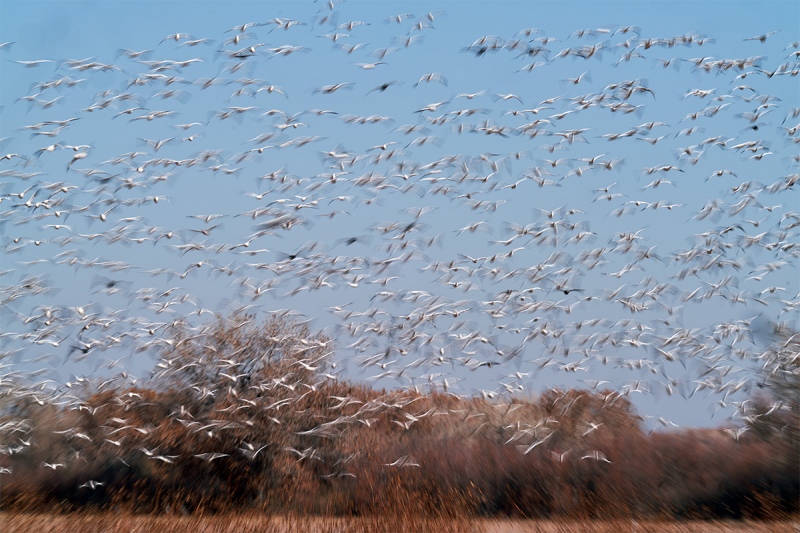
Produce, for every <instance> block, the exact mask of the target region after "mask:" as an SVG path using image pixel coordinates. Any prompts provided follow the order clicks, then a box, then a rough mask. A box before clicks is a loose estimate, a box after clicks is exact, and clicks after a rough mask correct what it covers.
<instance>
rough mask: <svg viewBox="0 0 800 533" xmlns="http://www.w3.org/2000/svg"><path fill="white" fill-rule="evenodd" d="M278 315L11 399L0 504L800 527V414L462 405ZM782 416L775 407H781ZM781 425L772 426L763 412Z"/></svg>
mask: <svg viewBox="0 0 800 533" xmlns="http://www.w3.org/2000/svg"><path fill="white" fill-rule="evenodd" d="M330 350H331V346H330V339H327V338H325V337H323V336H320V335H315V334H312V333H311V332H309V331H308V329H307V328H306V327H305V326H303V325H298V324H296V323H292V322H288V321H286V320H282V319H277V318H273V319H271V320H269V321H267V322H266V323H258V322H256V321H255V320H254V319H253V318H252V317H245V318H244V319H243V318H242V317H238V319H231V320H225V321H223V320H219V321H217V322H216V323H215V324H213V325H211V326H209V327H207V328H204V329H203V331H202V334H200V335H198V334H197V333H192V334H190V332H185V334H182V335H181V334H179V335H176V336H175V338H174V339H172V341H171V342H170V343H168V347H167V349H166V350H165V353H164V357H163V358H162V360H161V362H160V363H159V366H157V367H156V373H155V374H154V376H153V378H152V379H151V380H149V381H148V382H147V383H146V385H143V386H138V387H134V386H130V385H128V386H125V387H123V386H117V387H114V386H113V384H111V385H108V384H106V385H105V386H102V387H100V386H98V385H90V384H89V383H88V382H86V383H83V384H75V385H74V386H72V387H71V388H70V389H69V391H68V393H65V394H60V395H55V396H53V397H50V398H48V399H46V400H45V397H44V395H43V394H42V393H41V392H37V391H36V390H35V389H34V388H32V387H31V386H26V387H22V386H21V385H20V386H18V387H11V386H9V385H8V382H6V385H5V388H4V389H3V390H2V394H3V397H2V402H3V403H2V415H3V417H2V419H1V420H0V427H2V431H0V446H2V448H0V467H1V468H2V471H1V472H2V474H0V483H1V485H0V491H1V492H0V508H1V509H2V510H6V511H8V510H13V511H26V512H33V511H37V512H70V511H81V510H87V509H88V510H106V511H108V510H113V511H126V512H136V513H225V512H232V511H237V512H238V511H248V510H261V511H264V512H269V513H301V514H325V515H342V516H363V515H372V514H395V515H396V514H418V513H423V514H425V515H429V516H445V517H446V516H452V517H457V516H458V517H463V516H501V515H502V516H519V517H549V518H557V517H570V518H622V517H653V518H670V519H672V518H720V517H729V518H754V519H776V518H784V517H786V516H789V515H796V514H797V512H798V510H799V509H798V501H799V500H798V498H799V497H800V481H798V479H799V478H798V475H797V473H798V472H799V471H800V461H799V460H798V458H799V454H798V443H797V441H796V440H797V439H796V435H797V432H796V429H797V418H796V412H791V411H790V410H788V409H782V408H781V409H779V408H776V407H775V405H776V404H775V403H774V402H767V401H762V402H761V404H763V405H761V404H758V402H757V399H754V400H753V404H754V405H756V404H758V405H760V407H758V408H759V409H761V410H762V412H761V413H760V415H759V416H757V417H754V418H753V419H754V420H757V421H758V423H754V424H753V425H751V426H743V428H741V429H739V430H734V429H732V428H727V431H726V430H723V429H703V430H673V431H665V432H653V433H648V432H647V431H645V430H644V429H643V424H642V419H641V418H640V417H639V416H637V415H636V413H635V412H634V410H633V408H632V406H631V403H630V402H629V401H628V399H627V397H625V396H623V395H620V394H619V393H616V392H614V391H587V390H568V391H560V390H549V391H546V392H545V393H543V394H541V395H540V396H538V397H528V398H522V397H519V398H511V399H508V398H506V399H502V400H501V399H497V398H495V399H489V398H466V397H460V396H457V395H455V394H450V393H448V392H445V391H440V392H430V393H421V392H415V391H389V392H387V391H379V390H375V389H372V388H369V387H367V386H363V385H354V384H351V383H348V382H346V381H344V380H341V379H336V378H335V376H333V375H331V374H329V373H328V371H329V370H330V365H331V363H330V353H331V352H330ZM770 410H771V411H770ZM768 411H770V412H768Z"/></svg>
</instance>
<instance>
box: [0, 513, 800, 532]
mask: <svg viewBox="0 0 800 533" xmlns="http://www.w3.org/2000/svg"><path fill="white" fill-rule="evenodd" d="M0 530H1V531H3V532H5V533H27V532H36V533H39V532H43V531H47V532H51V533H60V532H69V533H73V532H81V533H115V532H123V531H124V532H126V533H136V532H142V533H146V532H151V531H161V532H167V531H168V532H170V533H180V532H184V531H185V532H191V533H211V532H214V533H216V532H228V531H229V532H232V533H233V532H236V533H248V532H259V533H261V532H263V533H284V532H286V533H289V532H294V531H302V532H304V533H328V532H330V533H335V532H336V533H338V532H344V531H347V532H365V533H367V532H369V533H372V532H387V533H389V532H396V531H420V532H424V531H435V532H436V533H445V532H451V531H452V532H475V533H483V532H485V533H518V532H519V533H522V532H526V533H534V532H540V533H569V532H573V531H575V532H577V531H581V532H584V531H587V532H588V531H591V532H601V533H605V532H607V533H620V532H628V531H631V532H656V531H657V532H666V533H679V532H680V533H682V532H702V533H714V532H719V533H728V532H731V533H733V532H764V533H782V532H797V531H798V530H800V526H799V525H798V522H789V521H781V522H753V521H678V522H666V521H641V522H637V521H632V520H607V521H590V520H582V521H574V520H564V521H552V520H511V519H427V518H409V517H381V516H372V517H358V518H329V517H308V516H305V517H301V516H269V517H265V516H260V515H255V514H245V515H219V516H211V517H196V516H195V517H176V516H140V515H129V514H111V513H102V514H73V515H54V514H24V513H19V514H12V513H3V514H0Z"/></svg>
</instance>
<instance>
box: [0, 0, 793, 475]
mask: <svg viewBox="0 0 800 533" xmlns="http://www.w3.org/2000/svg"><path fill="white" fill-rule="evenodd" d="M342 9H344V8H340V6H339V5H338V4H336V5H334V4H333V3H330V4H329V5H328V6H327V8H323V10H322V11H321V12H320V13H319V14H318V15H317V16H316V17H315V18H313V19H309V20H291V19H288V18H275V19H272V20H267V21H254V22H248V23H243V24H240V25H237V26H235V27H233V28H230V29H228V28H223V29H221V30H220V32H219V33H218V34H217V35H209V36H196V35H189V34H186V33H175V34H172V35H167V36H164V38H163V39H162V40H161V41H160V42H154V43H153V47H152V49H146V50H133V49H125V48H120V49H119V50H116V49H112V50H110V51H108V50H107V51H103V52H100V54H101V55H99V56H98V58H86V59H80V58H79V59H67V60H61V61H56V60H55V59H51V58H46V59H36V58H30V57H18V55H17V54H16V51H17V49H18V47H24V44H23V43H3V44H2V45H0V57H2V61H3V62H4V66H3V70H4V72H5V73H6V75H14V76H17V75H19V76H33V75H34V74H32V73H35V76H36V79H37V80H38V81H37V82H36V83H35V84H34V85H33V87H32V88H31V90H30V91H29V92H28V93H27V94H22V95H17V96H18V99H17V100H16V101H15V102H13V103H9V102H6V103H5V104H6V105H7V106H8V107H11V108H14V109H17V110H18V109H20V108H21V107H27V109H28V111H27V114H26V115H21V116H25V117H26V119H28V118H29V119H30V121H29V122H28V123H24V124H19V125H18V126H17V127H16V128H14V129H13V133H12V124H11V123H10V122H9V120H5V119H4V121H3V129H4V133H5V134H6V135H11V136H10V137H6V138H4V139H3V140H2V141H0V147H2V153H0V207H1V209H0V235H2V243H1V246H2V271H0V316H2V320H3V327H2V333H0V367H2V373H1V374H0V380H1V381H0V386H2V388H3V390H2V393H3V394H5V395H11V396H12V397H23V396H28V397H33V398H35V399H36V401H37V402H41V404H43V405H44V404H45V403H47V402H56V401H58V402H63V401H64V398H65V395H66V393H67V392H68V391H69V387H70V386H72V385H74V384H77V383H78V382H82V381H83V380H84V379H86V378H85V377H81V376H85V375H87V374H88V375H90V376H91V375H92V374H95V375H97V376H102V377H103V380H104V381H103V383H102V385H101V386H102V387H127V386H130V385H131V384H132V383H137V379H138V380H140V381H139V382H141V380H142V379H143V378H144V377H145V375H146V374H147V373H148V372H150V371H151V370H153V366H154V365H153V359H152V358H150V357H148V354H151V355H153V356H155V358H156V359H157V361H158V366H157V367H155V370H156V371H157V372H158V373H160V374H163V373H164V372H168V371H170V370H171V369H172V367H171V365H173V364H174V361H173V360H170V359H169V357H168V354H169V351H170V349H171V347H172V344H173V343H174V340H173V334H174V332H175V331H177V330H180V331H183V332H186V331H189V332H193V333H195V334H196V335H197V336H198V337H202V335H203V333H205V332H207V331H208V328H209V326H208V323H209V320H210V319H211V318H213V317H214V316H216V315H226V314H228V313H231V312H233V311H234V310H237V309H238V310H240V311H241V310H244V311H247V312H249V313H252V314H254V315H255V316H263V315H267V314H279V315H282V316H285V317H286V318H288V319H293V320H299V321H306V320H312V319H313V320H314V321H315V322H314V324H315V325H317V326H319V327H320V328H322V329H323V330H324V331H325V332H326V333H328V334H329V336H330V337H332V338H333V341H334V342H333V344H334V345H335V347H333V345H332V347H331V349H332V350H334V351H335V353H336V357H337V358H336V359H331V360H330V361H329V360H327V359H326V360H319V361H315V360H307V361H303V363H304V366H307V367H308V368H314V369H319V371H320V372H321V375H322V376H323V377H322V378H321V379H328V378H336V377H345V378H347V379H366V380H367V381H368V382H370V383H375V384H378V385H384V386H390V387H402V388H412V389H416V390H423V391H426V390H440V391H446V392H448V393H451V394H468V393H469V391H470V387H472V390H473V392H477V393H478V394H482V395H483V396H484V397H486V398H489V399H497V398H501V397H505V396H507V395H508V394H518V393H527V392H526V391H532V392H535V391H536V390H537V388H539V387H542V386H548V385H550V384H552V383H554V382H557V381H558V380H574V381H572V382H571V383H574V384H576V385H580V386H584V387H588V388H592V389H598V390H600V389H608V388H611V389H614V391H615V392H614V394H615V395H616V396H617V397H623V396H625V397H631V398H634V397H636V396H639V395H651V394H660V395H663V396H664V397H666V396H672V395H676V396H679V395H683V396H684V397H686V398H689V397H691V396H693V395H695V394H696V395H698V396H700V395H704V394H708V393H714V399H713V400H709V402H708V403H713V406H714V407H715V408H716V409H725V410H728V411H729V410H730V409H731V408H732V407H733V406H734V405H742V404H741V403H740V402H739V401H737V400H741V398H742V396H741V395H742V393H743V392H744V391H747V390H748V389H749V388H750V387H751V386H752V385H753V383H754V382H756V380H758V379H760V378H759V377H758V376H759V375H760V374H759V371H760V369H762V367H763V366H764V365H766V364H767V359H768V358H767V356H766V354H768V353H769V349H768V344H769V341H768V340H767V341H764V340H759V338H758V331H756V330H757V327H756V326H757V325H758V323H759V321H760V320H762V319H763V318H762V317H763V316H769V317H771V319H772V320H775V321H777V322H781V323H785V322H789V323H791V322H792V321H795V322H796V320H797V309H798V305H800V294H798V293H797V291H798V286H797V284H795V283H794V282H795V281H797V279H798V278H797V257H798V254H800V247H799V246H798V240H797V236H798V228H799V227H800V212H798V209H797V208H798V201H797V200H798V198H797V181H798V176H800V174H799V173H798V166H800V158H798V156H797V154H798V153H800V151H798V145H799V144H800V135H798V130H799V129H800V108H796V107H794V108H792V107H791V106H789V105H787V102H786V101H785V100H787V96H786V90H785V89H779V90H778V92H779V94H780V96H779V95H778V94H775V93H774V91H773V88H774V87H785V85H780V84H782V83H785V80H787V79H790V78H795V77H796V76H797V74H798V72H800V62H799V61H798V59H799V58H800V48H799V46H800V45H799V44H798V43H797V42H795V43H792V44H789V45H788V46H786V48H785V49H784V48H783V46H781V47H779V48H777V50H779V51H780V53H781V54H783V56H782V57H775V56H770V57H765V56H764V55H762V52H761V49H762V47H764V46H767V45H769V44H771V43H774V42H775V41H776V40H777V39H780V38H781V36H782V34H781V33H777V34H775V32H770V33H768V34H764V35H760V36H755V37H750V38H746V36H743V37H742V38H743V39H744V41H746V43H744V45H746V47H747V49H748V50H752V53H751V54H750V55H747V56H744V57H732V58H724V57H710V56H708V55H707V54H708V52H707V50H709V49H713V50H714V53H715V54H722V53H724V48H722V47H721V45H720V46H717V48H714V46H716V45H717V43H715V41H714V38H713V37H710V36H706V35H703V34H700V33H685V34H682V35H677V36H671V37H670V36H664V37H649V36H647V35H645V34H644V33H643V31H642V30H641V29H639V28H637V27H632V26H626V27H623V26H618V27H610V26H609V27H601V28H597V29H585V30H578V31H575V32H573V33H572V34H570V35H559V36H553V35H548V34H546V33H545V32H543V31H541V30H536V29H524V30H520V31H519V32H517V33H515V34H514V35H507V36H504V37H501V36H492V35H487V36H480V37H478V38H475V37H474V36H470V37H469V38H468V39H467V42H460V43H452V52H455V55H456V56H458V57H459V58H460V59H459V60H463V59H469V60H470V61H471V63H470V64H471V65H474V68H475V69H481V68H483V66H482V65H484V64H485V63H488V62H496V63H497V64H499V65H501V66H502V68H506V69H507V72H508V73H509V75H513V76H519V77H523V78H522V79H530V80H536V79H542V78H546V77H548V76H550V74H548V71H551V72H559V73H560V72H566V73H567V75H565V76H564V77H563V78H561V79H560V80H559V85H558V86H559V87H560V90H559V91H557V92H555V93H553V94H546V95H539V94H538V91H537V90H536V89H535V88H533V87H532V86H533V85H535V82H534V83H532V84H530V86H531V88H530V89H529V90H528V92H527V93H525V92H521V91H518V93H516V94H515V93H510V92H508V93H506V92H501V91H498V90H494V91H493V90H492V89H491V88H490V87H488V86H487V85H489V84H490V83H492V82H493V81H492V80H488V79H484V78H482V77H480V76H479V75H477V76H474V77H473V78H472V83H473V87H469V88H467V87H465V89H467V90H469V91H473V92H459V91H458V88H456V87H453V80H454V78H456V77H457V74H458V73H456V72H448V71H447V70H446V69H444V68H440V69H438V71H426V70H425V69H426V67H425V64H424V61H425V58H431V59H432V58H435V57H436V55H437V54H438V53H440V52H438V51H437V52H436V53H434V54H429V55H426V54H427V52H424V51H422V52H421V51H419V50H421V49H424V48H425V46H426V39H430V40H432V39H433V36H434V35H435V33H436V32H437V31H439V30H438V29H437V28H438V27H441V26H445V25H446V24H447V18H448V16H447V14H445V13H428V14H425V15H419V16H413V15H406V14H399V15H396V16H393V17H391V18H389V19H387V20H375V21H358V20H353V21H349V22H340V21H342V20H344V17H345V15H344V14H342V12H341V10H342ZM376 29H378V30H380V31H379V33H378V35H379V36H380V37H381V38H383V39H384V40H385V41H386V42H385V43H383V44H385V46H384V47H380V46H376V45H374V44H373V45H370V44H367V43H363V42H361V41H360V35H359V34H360V33H361V32H366V31H375V30H376ZM372 37H373V38H374V37H375V35H372ZM742 38H740V39H739V41H740V43H739V45H740V46H741V45H742V44H743V43H742V42H741V41H742ZM281 40H285V41H287V42H293V43H298V42H299V43H301V44H275V43H278V42H281ZM270 43H271V44H270ZM774 49H775V47H774V46H773V50H774ZM115 51H116V54H115ZM441 53H442V54H444V53H445V52H441ZM314 54H323V55H325V54H327V55H325V57H326V59H325V60H324V61H326V62H327V61H330V62H337V63H335V65H336V69H340V70H335V69H334V67H333V66H331V67H330V70H328V69H327V68H320V71H321V72H320V73H318V74H317V73H311V72H308V71H307V70H306V69H305V68H302V67H300V66H298V69H297V71H296V72H297V73H296V74H295V75H294V78H292V79H291V81H292V82H293V83H300V84H303V85H304V86H305V89H304V90H305V93H304V94H300V91H296V90H295V91H292V90H289V89H288V88H287V84H288V83H289V81H290V80H287V83H284V84H283V85H276V84H274V83H273V82H272V81H268V80H267V79H264V78H269V77H270V76H269V75H266V72H268V70H267V66H269V68H272V65H276V64H277V62H281V61H282V62H285V64H289V62H291V61H297V62H298V65H300V64H301V62H303V61H307V60H308V58H309V57H311V56H313V55H314ZM410 54H414V55H413V58H414V61H416V62H417V65H416V66H415V67H405V68H404V70H398V72H402V74H400V76H399V77H394V76H392V75H390V73H391V71H392V64H393V62H395V61H397V62H398V63H402V62H403V61H404V59H403V57H404V55H410ZM454 57H455V56H454ZM420 63H422V64H420ZM432 63H435V61H432ZM631 66H637V68H638V71H650V72H652V77H653V80H654V83H653V84H650V83H649V82H648V80H647V79H646V78H644V77H642V76H635V77H629V78H623V77H621V76H619V77H618V78H617V79H615V81H613V82H611V83H608V84H606V83H597V81H599V80H602V79H604V78H613V77H614V76H618V74H617V73H622V72H630V71H631V70H630V67H631ZM412 68H415V69H416V70H412ZM625 69H628V70H625ZM300 72H302V73H303V74H302V75H301V74H300ZM344 72H350V73H353V78H351V79H354V78H355V79H356V80H357V81H341V78H342V77H345V76H344V74H343V73H344ZM408 72H412V74H410V75H409V74H407V73H408ZM262 73H263V74H264V76H263V77H259V76H260V74H262ZM525 76H529V78H524V77H525ZM593 80H595V81H593ZM482 84H483V86H482ZM675 87H680V89H678V91H679V92H675ZM794 87H795V89H796V85H795V86H794ZM98 88H100V89H98ZM780 91H783V92H780ZM788 93H789V96H788V98H795V100H796V97H797V95H796V92H795V94H794V96H792V95H791V90H790V91H788ZM781 96H782V97H783V98H782V97H781ZM384 100H385V101H387V102H389V101H390V102H392V103H391V105H390V106H387V107H386V109H388V110H391V111H387V112H386V113H385V114H384V113H381V112H375V113H371V112H368V113H364V114H357V113H354V112H351V110H352V109H353V108H354V106H361V105H363V106H364V108H366V109H381V106H382V104H381V102H382V101H384ZM417 101H424V102H430V103H427V104H425V103H423V104H421V105H418V104H417V103H416V102H417ZM298 105H299V106H300V107H298ZM685 108H688V111H687V112H686V113H684V112H683V111H680V112H679V113H676V111H675V110H676V109H682V110H683V109H685ZM4 114H5V113H4ZM34 117H35V118H34ZM718 124H720V126H718ZM254 131H257V132H258V133H257V134H255V135H251V134H252V133H253V132H254ZM123 146H124V147H125V148H124V149H123V150H119V148H120V147H123ZM6 147H7V148H6ZM11 149H13V151H11ZM447 150H450V152H448V153H445V151H447ZM632 161H636V162H637V163H633V162H632ZM641 162H645V163H641ZM765 169H768V170H767V171H765ZM708 191H714V192H713V194H711V195H709V194H708ZM254 320H255V319H254ZM163 354H167V355H165V356H164V357H161V356H162V355H163ZM224 356H225V354H220V357H224ZM332 361H335V362H332ZM235 366H236V365H234V367H233V368H226V369H225V370H226V371H227V372H230V373H231V374H232V375H233V374H235V373H236V368H235ZM343 367H345V368H347V369H348V370H347V372H341V369H342V368H343ZM62 372H69V374H67V375H64V374H62ZM70 376H71V377H70ZM137 376H138V377H137ZM620 376H622V379H620ZM578 380H580V381H578ZM132 401H133V400H132ZM774 408H775V409H781V408H784V406H782V405H779V404H778V405H775V406H774ZM410 414H411V413H410V412H409V415H410ZM734 416H739V417H741V416H747V413H746V411H742V412H739V413H734ZM658 420H659V421H660V422H661V424H663V425H664V426H671V425H673V424H672V422H670V421H669V420H668V419H665V418H659V419H658ZM408 423H409V424H410V423H412V422H411V419H410V418H409V422H408ZM589 431H591V429H590V430H589ZM737 437H738V433H737ZM109 438H111V437H109ZM537 442H538V441H536V442H534V443H532V444H531V445H525V446H524V448H526V449H527V450H528V451H530V449H531V448H533V447H534V446H535V444H536V443H537ZM248 451H249V452H250V453H252V454H253V455H255V454H257V453H258V452H259V451H260V450H256V449H252V450H248ZM147 452H149V453H151V454H153V458H154V459H160V460H162V461H165V462H169V461H171V460H172V459H171V458H170V457H167V456H161V455H158V454H157V453H154V452H152V450H148V451H147ZM143 453H145V452H143ZM287 453H295V454H297V455H298V456H300V457H301V459H303V458H305V457H306V456H308V455H309V454H311V453H313V450H311V451H309V450H306V451H305V452H303V451H298V450H289V451H287ZM596 453H598V454H599V453H600V452H596ZM206 455H207V457H201V459H204V460H208V461H213V460H215V459H220V458H221V457H223V456H221V455H214V454H212V455H208V454H206ZM587 457H588V458H590V459H592V458H593V459H596V460H600V461H607V459H606V458H605V456H603V455H602V454H600V455H595V456H591V454H589V455H587ZM584 458H586V457H584ZM562 460H563V458H562ZM414 465H416V463H414V461H413V459H411V458H409V457H401V458H400V459H398V460H397V461H396V462H395V463H390V464H389V465H388V466H414ZM60 466H61V465H59V464H44V465H43V468H47V467H49V468H53V469H56V468H59V467H60ZM88 483H94V482H91V481H90V482H88ZM86 486H87V487H90V488H95V486H90V485H89V484H87V485H86Z"/></svg>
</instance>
